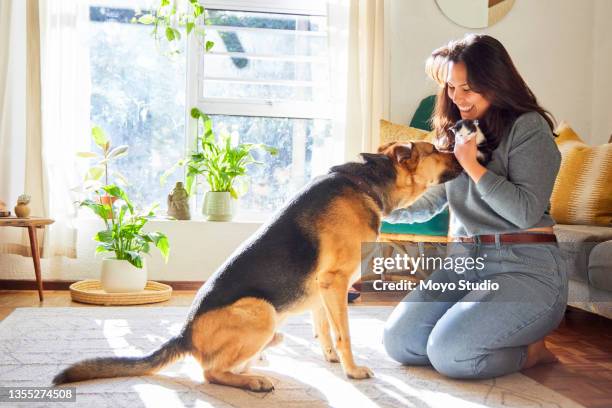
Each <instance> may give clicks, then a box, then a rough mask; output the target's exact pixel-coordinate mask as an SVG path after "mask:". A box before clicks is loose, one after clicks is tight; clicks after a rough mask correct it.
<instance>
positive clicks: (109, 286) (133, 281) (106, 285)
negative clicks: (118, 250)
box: [100, 258, 147, 293]
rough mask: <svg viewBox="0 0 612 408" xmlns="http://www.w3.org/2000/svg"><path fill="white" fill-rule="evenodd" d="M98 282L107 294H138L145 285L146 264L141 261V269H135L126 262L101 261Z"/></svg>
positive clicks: (114, 260) (111, 259) (109, 259)
mask: <svg viewBox="0 0 612 408" xmlns="http://www.w3.org/2000/svg"><path fill="white" fill-rule="evenodd" d="M100 280H101V281H102V288H103V289H104V290H105V291H106V292H108V293H121V292H140V291H142V290H144V288H145V286H146V284H147V264H146V262H145V260H144V259H143V260H142V268H137V267H135V266H134V265H132V264H131V263H129V262H128V261H123V260H117V259H114V258H106V259H103V260H102V274H101V277H100Z"/></svg>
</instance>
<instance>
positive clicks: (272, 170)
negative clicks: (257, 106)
mask: <svg viewBox="0 0 612 408" xmlns="http://www.w3.org/2000/svg"><path fill="white" fill-rule="evenodd" d="M211 118H212V120H213V127H214V130H215V133H216V134H217V135H220V134H222V133H227V134H230V135H232V139H233V140H234V141H235V142H237V143H264V144H267V145H270V146H274V147H276V148H278V150H279V152H278V155H277V156H270V155H268V154H267V153H264V152H260V151H255V152H254V156H255V158H256V159H257V160H259V161H262V162H263V163H264V164H263V165H258V164H252V165H250V166H249V169H248V181H249V185H250V186H249V189H248V192H247V193H246V194H245V195H244V196H242V197H241V198H240V201H239V202H240V208H241V210H244V211H254V212H261V211H263V212H272V211H275V210H277V209H278V208H279V207H280V206H281V205H282V204H283V203H284V202H285V201H286V199H287V198H289V197H291V195H292V194H294V193H295V192H296V191H297V190H299V189H300V188H301V187H302V186H303V185H305V184H306V183H307V182H308V181H309V180H310V179H311V178H312V177H313V176H316V175H318V174H322V173H324V172H326V171H327V168H328V166H329V163H330V161H331V160H330V156H331V155H332V154H333V152H332V149H331V143H332V140H331V137H330V133H331V132H330V126H331V124H330V121H329V120H323V119H290V118H267V117H247V116H226V115H212V116H211Z"/></svg>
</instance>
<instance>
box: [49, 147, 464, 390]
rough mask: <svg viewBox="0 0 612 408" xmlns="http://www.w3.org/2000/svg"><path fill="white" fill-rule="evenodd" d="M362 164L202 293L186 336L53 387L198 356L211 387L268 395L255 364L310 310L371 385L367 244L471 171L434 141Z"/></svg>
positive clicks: (232, 260)
mask: <svg viewBox="0 0 612 408" xmlns="http://www.w3.org/2000/svg"><path fill="white" fill-rule="evenodd" d="M361 156H362V158H363V162H351V163H346V164H343V165H339V166H335V167H332V168H331V169H330V171H329V172H328V173H327V174H326V175H323V176H319V177H318V178H316V179H314V180H313V181H312V182H311V183H310V184H309V185H307V186H306V187H305V188H303V189H302V190H301V191H300V192H299V193H298V194H297V195H296V196H294V197H293V198H292V199H291V200H290V201H289V202H288V203H286V204H285V206H284V207H283V208H282V209H281V210H279V211H278V212H277V214H276V215H275V216H274V217H273V219H272V220H271V221H270V222H268V223H267V224H265V225H264V226H262V227H261V228H260V229H259V230H258V231H257V232H256V233H255V234H254V236H253V237H252V238H251V239H249V240H248V241H247V242H246V243H245V244H243V245H242V246H241V247H240V248H239V249H237V250H236V251H235V252H234V253H233V254H232V255H231V256H230V257H229V258H228V259H227V261H226V262H225V263H224V264H223V265H221V267H220V268H219V269H218V270H217V271H216V272H215V273H214V274H213V276H212V277H211V278H210V279H208V280H207V281H206V282H205V284H204V285H203V286H202V287H201V288H200V290H199V291H198V293H197V295H196V297H195V299H194V301H193V304H192V306H191V309H190V311H189V314H188V318H187V321H186V323H185V324H184V326H183V328H182V330H181V331H180V333H179V334H178V335H177V336H175V337H172V338H170V339H169V340H168V341H166V342H165V343H164V344H162V345H161V346H160V347H159V348H157V349H156V350H154V351H152V352H150V353H149V354H147V355H145V356H142V357H101V358H94V359H88V360H84V361H81V362H77V363H75V364H73V365H71V366H69V367H68V368H66V369H64V370H63V371H61V372H60V373H59V374H57V375H56V376H55V378H54V379H53V383H54V384H55V385H59V384H64V383H69V382H76V381H82V380H89V379H94V378H109V377H120V376H138V375H147V374H153V373H155V372H157V371H158V370H160V369H162V368H163V367H164V366H166V365H168V364H170V363H172V362H174V361H175V360H177V359H179V358H181V357H183V356H185V355H188V354H191V355H193V356H194V357H195V359H196V360H197V361H198V362H199V364H200V365H201V367H202V369H203V372H204V378H205V379H206V380H207V381H208V382H210V383H216V384H223V385H228V386H234V387H239V388H243V389H247V390H251V391H259V392H268V391H271V390H272V389H273V388H274V387H273V383H272V382H271V381H270V379H268V378H266V377H264V376H259V375H253V374H252V373H250V372H248V371H247V369H248V367H249V364H250V363H251V361H252V360H254V359H256V358H257V357H258V356H259V353H260V352H261V351H262V350H263V349H264V348H266V347H269V346H272V345H274V344H276V343H278V342H279V341H280V340H281V339H282V336H281V335H280V334H278V333H277V328H278V327H279V325H280V324H281V323H282V322H283V321H284V320H285V319H286V317H287V316H288V315H290V314H295V313H301V312H303V311H306V310H310V311H311V312H312V314H313V322H314V333H315V337H317V338H318V340H319V343H320V345H321V348H322V352H323V355H324V357H325V359H326V360H327V361H329V362H340V363H341V364H342V368H343V370H344V373H345V375H346V376H348V377H349V378H353V379H364V378H369V377H371V376H372V375H373V373H372V371H370V369H369V368H367V367H363V366H358V365H357V364H356V363H355V360H354V358H353V353H352V351H351V343H350V335H349V324H348V305H347V291H348V288H349V287H350V285H351V284H352V283H353V282H354V281H355V280H356V278H358V271H359V263H360V260H361V243H362V242H372V241H375V240H376V238H377V236H378V231H379V227H380V223H381V218H382V217H383V216H384V215H386V214H389V213H390V212H391V211H393V210H394V209H396V208H400V207H402V208H403V207H406V206H408V205H410V204H411V203H412V202H414V201H415V200H417V199H418V198H419V197H420V196H421V195H422V194H423V193H424V192H425V190H426V189H427V188H428V187H430V186H432V185H435V184H439V183H443V182H446V181H448V180H450V179H452V178H454V177H456V176H458V175H459V174H460V173H461V171H462V168H461V166H460V164H459V163H458V162H457V160H456V158H455V157H454V155H453V154H451V153H449V152H441V151H438V150H437V149H436V148H435V147H434V145H433V144H431V143H427V142H412V143H405V144H403V143H395V142H394V143H389V144H386V145H384V146H381V147H380V148H379V149H378V153H362V154H361ZM330 326H331V329H333V333H334V338H335V344H334V343H332V337H331V335H330Z"/></svg>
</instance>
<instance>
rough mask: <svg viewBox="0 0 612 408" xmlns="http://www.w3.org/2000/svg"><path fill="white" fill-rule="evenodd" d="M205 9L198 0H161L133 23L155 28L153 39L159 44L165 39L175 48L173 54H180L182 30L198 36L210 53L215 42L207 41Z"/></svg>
mask: <svg viewBox="0 0 612 408" xmlns="http://www.w3.org/2000/svg"><path fill="white" fill-rule="evenodd" d="M205 12H206V10H205V8H204V6H202V5H201V4H200V3H199V1H198V0H159V1H158V2H157V3H156V6H155V7H154V9H153V10H151V11H150V12H148V13H146V14H142V15H139V14H138V13H137V15H136V17H134V18H133V19H132V22H133V23H140V24H147V25H152V26H153V32H152V35H153V38H155V41H157V42H158V43H159V41H160V40H162V39H164V40H166V41H168V43H169V44H171V46H173V48H172V49H171V51H170V53H171V54H177V53H179V52H180V51H179V49H178V45H177V43H178V42H179V41H180V40H181V38H182V37H181V30H182V29H184V30H185V31H186V33H187V35H190V34H191V33H192V32H193V33H194V34H195V35H196V38H197V39H198V42H199V43H200V45H201V46H202V47H203V48H204V49H205V50H206V51H210V50H211V48H212V47H213V46H214V42H212V41H207V40H206V30H205V28H204V26H205V25H206V17H205Z"/></svg>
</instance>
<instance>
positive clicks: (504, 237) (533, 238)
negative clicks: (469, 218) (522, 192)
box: [453, 233, 557, 244]
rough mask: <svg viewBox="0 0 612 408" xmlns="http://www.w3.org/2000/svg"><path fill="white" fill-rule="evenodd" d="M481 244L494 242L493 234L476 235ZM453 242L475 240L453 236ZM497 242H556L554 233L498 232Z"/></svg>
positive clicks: (473, 240) (472, 241)
mask: <svg viewBox="0 0 612 408" xmlns="http://www.w3.org/2000/svg"><path fill="white" fill-rule="evenodd" d="M477 237H478V238H480V242H481V243H482V244H494V243H495V235H477ZM453 241H454V242H471V243H474V242H477V240H475V239H474V237H453ZM499 242H500V243H502V244H529V243H534V242H557V237H556V236H555V234H538V233H517V234H499Z"/></svg>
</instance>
